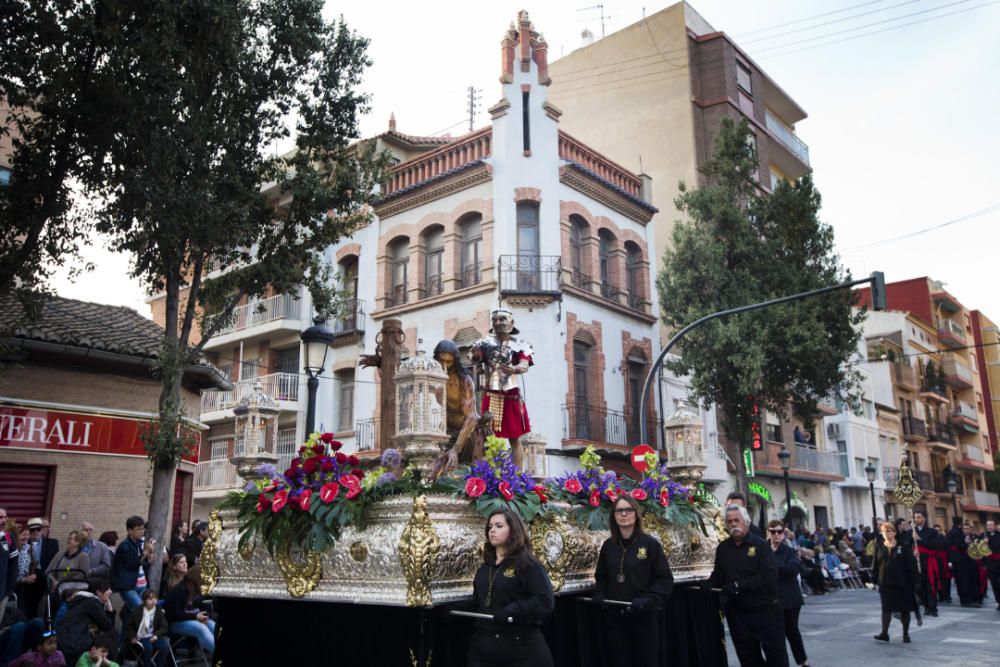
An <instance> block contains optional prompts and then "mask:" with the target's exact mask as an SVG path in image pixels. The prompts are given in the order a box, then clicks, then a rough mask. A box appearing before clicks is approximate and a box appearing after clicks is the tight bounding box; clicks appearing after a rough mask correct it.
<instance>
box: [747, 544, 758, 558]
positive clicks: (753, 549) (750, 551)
mask: <svg viewBox="0 0 1000 667" xmlns="http://www.w3.org/2000/svg"><path fill="white" fill-rule="evenodd" d="M756 555H757V547H754V546H751V547H750V548H749V549H748V550H747V556H750V558H753V557H754V556H756Z"/></svg>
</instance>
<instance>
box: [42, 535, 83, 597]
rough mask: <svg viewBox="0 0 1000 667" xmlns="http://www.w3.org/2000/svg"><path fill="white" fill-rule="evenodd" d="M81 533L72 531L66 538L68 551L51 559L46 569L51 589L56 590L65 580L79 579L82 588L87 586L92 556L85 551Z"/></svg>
mask: <svg viewBox="0 0 1000 667" xmlns="http://www.w3.org/2000/svg"><path fill="white" fill-rule="evenodd" d="M82 546H83V545H82V544H81V543H80V534H79V533H78V532H76V531H75V530H73V531H70V534H69V537H68V538H66V551H64V552H63V553H61V554H59V556H58V557H56V558H53V559H52V560H51V561H49V566H48V568H46V570H45V580H46V581H47V582H48V585H49V590H50V591H55V590H57V589H58V587H59V585H60V584H61V583H63V582H64V581H79V582H80V587H81V588H86V583H85V582H86V580H87V573H88V572H89V571H90V557H89V556H87V554H85V553H84V552H83V548H82Z"/></svg>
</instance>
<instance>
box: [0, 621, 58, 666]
mask: <svg viewBox="0 0 1000 667" xmlns="http://www.w3.org/2000/svg"><path fill="white" fill-rule="evenodd" d="M65 664H66V658H64V657H63V654H62V651H60V650H59V643H58V642H57V640H56V633H55V632H53V631H52V630H47V631H45V632H42V633H41V634H40V635H38V637H37V641H35V650H34V651H28V652H27V653H25V654H24V655H22V656H21V657H20V658H16V659H15V660H14V661H13V662H10V663H8V665H7V667H59V666H64V665H65Z"/></svg>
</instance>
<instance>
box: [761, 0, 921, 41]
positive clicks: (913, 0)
mask: <svg viewBox="0 0 1000 667" xmlns="http://www.w3.org/2000/svg"><path fill="white" fill-rule="evenodd" d="M922 1H923V0H906V1H905V2H900V3H898V4H895V5H889V6H888V7H883V8H882V9H873V10H871V11H870V12H862V13H860V14H855V15H853V16H848V17H846V18H842V19H834V20H833V21H827V22H826V23H817V24H816V25H811V26H809V27H808V28H797V29H795V30H787V31H785V32H779V33H775V34H773V35H768V36H767V37H756V38H754V39H747V40H743V41H742V42H741V43H742V44H753V43H754V42H763V41H765V40H768V39H776V38H778V37H784V36H785V35H794V34H795V33H797V32H803V31H809V30H815V29H816V28H822V27H823V26H828V25H833V24H834V23H843V22H844V21H851V20H853V19H856V18H860V17H862V16H868V15H869V14H878V13H879V12H887V11H889V10H890V9H896V8H897V7H903V6H904V5H912V4H914V3H917V2H922ZM927 11H933V10H930V9H929V10H927ZM887 20H892V19H887ZM859 27H864V26H859Z"/></svg>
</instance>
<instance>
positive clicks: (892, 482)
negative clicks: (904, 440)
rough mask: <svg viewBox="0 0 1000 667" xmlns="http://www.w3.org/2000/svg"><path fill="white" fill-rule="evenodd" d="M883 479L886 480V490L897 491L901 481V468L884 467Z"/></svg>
mask: <svg viewBox="0 0 1000 667" xmlns="http://www.w3.org/2000/svg"><path fill="white" fill-rule="evenodd" d="M882 479H883V480H885V488H886V490H892V489H895V488H896V483H897V482H898V481H899V468H894V467H890V466H882Z"/></svg>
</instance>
